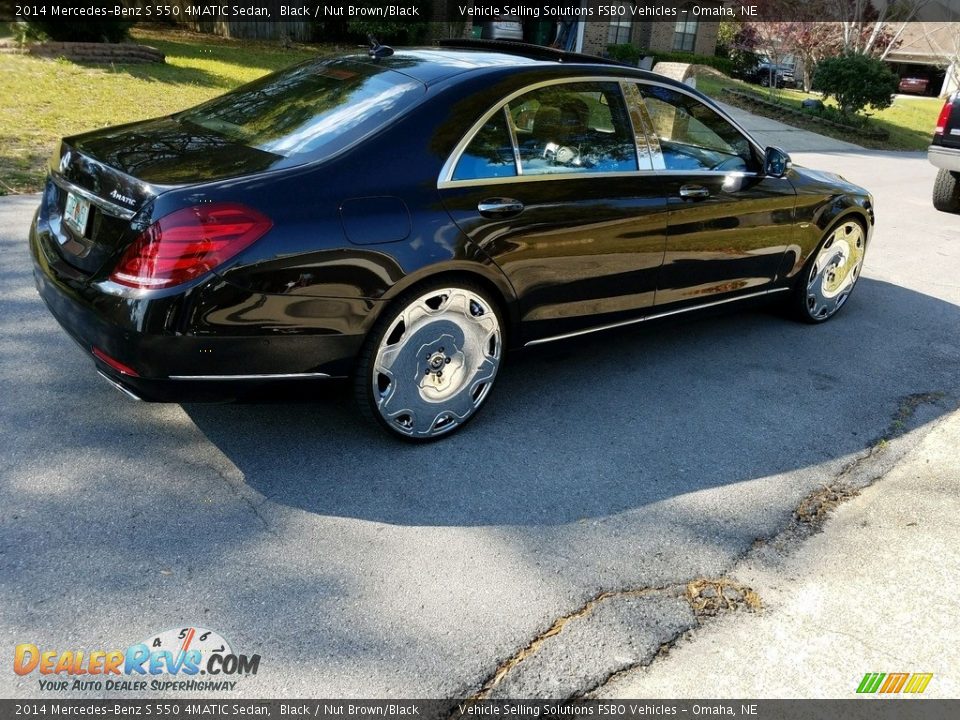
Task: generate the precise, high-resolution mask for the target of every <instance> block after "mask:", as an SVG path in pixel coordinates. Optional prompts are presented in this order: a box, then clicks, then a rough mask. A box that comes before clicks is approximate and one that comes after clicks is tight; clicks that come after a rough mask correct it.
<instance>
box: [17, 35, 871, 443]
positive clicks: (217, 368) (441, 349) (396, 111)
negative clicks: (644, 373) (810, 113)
mask: <svg viewBox="0 0 960 720" xmlns="http://www.w3.org/2000/svg"><path fill="white" fill-rule="evenodd" d="M873 223H874V213H873V201H872V198H871V196H870V194H869V193H868V192H867V191H866V190H863V189H862V188H860V187H857V186H855V185H852V184H851V183H848V182H846V181H845V180H844V179H843V178H841V177H839V176H836V175H831V174H826V173H820V172H815V171H811V170H806V169H802V168H799V167H794V166H792V164H791V162H790V158H789V157H788V156H787V154H786V153H784V152H783V151H782V150H779V149H777V148H767V149H766V150H764V149H763V148H762V147H760V146H759V145H758V144H757V143H756V142H755V141H754V140H753V139H752V138H751V137H750V136H749V135H747V134H746V133H745V132H744V131H743V130H742V129H741V128H739V127H738V126H737V124H736V123H735V122H733V121H732V120H731V119H730V118H729V117H728V116H727V115H726V114H725V113H724V112H723V111H722V110H721V109H720V108H718V107H717V106H716V105H715V104H714V103H712V102H711V101H710V100H709V99H708V98H706V97H705V96H703V95H701V94H700V93H698V92H696V91H695V90H693V89H691V88H689V87H687V86H685V85H683V84H680V83H677V82H674V81H672V80H669V79H667V78H665V77H663V76H660V75H657V74H653V73H649V72H644V71H640V70H637V69H633V68H629V67H625V66H619V65H615V64H611V63H608V62H605V61H602V60H600V59H599V58H591V57H587V56H580V55H573V54H569V53H562V52H558V51H553V50H547V49H536V48H531V47H529V46H521V47H514V46H511V45H510V44H504V43H498V42H485V41H481V40H476V41H460V42H459V43H458V44H450V45H447V44H444V43H441V45H440V46H439V47H435V48H430V49H413V50H402V51H401V50H398V51H396V52H393V51H392V50H391V49H389V48H386V47H384V46H376V47H374V48H372V49H371V51H370V52H369V53H366V54H363V53H360V54H356V55H350V56H345V57H337V58H332V59H331V58H321V59H314V60H310V61H308V62H305V63H302V64H300V65H296V66H294V67H292V68H289V69H287V70H283V71H280V72H278V73H275V74H273V75H270V76H267V77H264V78H262V79H260V80H256V81H254V82H252V83H250V84H249V85H246V86H244V87H241V88H239V89H238V90H235V91H233V92H231V93H228V94H227V95H224V96H222V97H219V98H216V99H214V100H211V101H209V102H207V103H205V104H203V105H200V106H199V107H196V108H193V109H190V110H186V111H184V112H180V113H177V114H174V115H170V116H168V117H163V118H158V119H154V120H149V121H145V122H137V123H132V124H129V125H123V126H120V127H114V128H108V129H105V130H97V131H94V132H90V133H87V134H83V135H77V136H74V137H70V138H66V139H65V140H63V142H62V143H61V145H60V147H59V148H58V150H57V152H56V153H55V154H54V156H53V158H52V159H51V168H50V176H49V179H48V182H47V183H46V188H45V190H44V193H43V198H42V203H41V206H40V208H39V210H38V212H37V215H36V219H35V221H34V223H33V227H32V229H31V232H30V246H31V249H32V254H33V258H34V261H35V276H36V282H37V286H38V288H39V291H40V294H41V296H42V297H43V298H44V300H45V301H46V303H47V304H48V306H49V308H50V310H51V311H52V312H53V314H54V315H55V316H56V318H57V320H58V321H59V322H60V323H61V324H62V325H63V327H64V328H65V329H66V330H67V331H68V332H69V333H70V335H71V336H72V337H73V338H74V339H75V340H76V341H77V342H79V344H80V345H81V346H82V347H83V349H84V350H85V351H86V352H87V353H89V354H90V356H91V357H92V359H93V361H94V363H95V365H96V367H97V370H98V371H99V372H100V374H101V375H103V376H104V377H106V378H107V379H108V380H109V381H110V382H111V383H113V384H114V385H115V386H117V387H118V388H120V389H122V390H123V391H124V392H126V393H127V394H129V395H131V396H134V397H138V398H142V399H146V400H158V401H187V400H202V399H208V398H211V397H222V396H224V395H227V396H230V395H232V394H235V393H236V392H238V390H239V389H242V388H243V387H245V386H247V387H248V386H250V385H251V384H254V385H255V384H258V383H267V382H279V381H290V380H298V379H306V378H335V377H349V378H353V381H354V387H355V393H356V396H357V399H358V401H359V405H360V408H361V411H362V412H363V413H364V414H366V415H368V416H370V417H371V418H373V419H375V420H376V421H377V422H379V423H380V424H381V425H382V426H383V427H385V428H386V429H388V430H389V431H391V432H392V433H394V434H396V435H398V436H401V437H404V438H409V439H413V440H430V439H435V438H438V437H442V436H444V435H447V434H449V433H451V432H453V431H455V430H456V429H458V428H460V427H462V426H463V425H464V424H465V423H466V422H467V421H468V420H470V419H471V418H472V417H473V416H474V415H476V413H477V410H478V409H479V408H480V407H481V406H482V405H483V403H484V401H485V400H486V399H487V397H488V396H489V394H490V392H491V390H492V389H493V386H494V384H495V382H496V379H497V373H498V371H499V370H500V369H501V365H502V363H503V359H504V354H505V352H506V351H507V350H508V349H510V348H516V347H522V346H525V345H534V344H539V343H544V342H548V341H551V340H561V339H564V338H568V337H571V336H575V335H580V334H584V333H588V332H592V331H597V330H604V329H607V328H612V327H617V326H621V325H627V324H631V323H637V322H642V321H645V320H650V319H654V318H660V317H664V316H671V315H675V314H679V313H681V312H684V311H690V310H696V309H700V308H704V307H709V306H716V305H720V304H724V303H732V302H734V301H744V300H747V299H758V298H764V297H767V296H771V297H776V298H779V299H782V300H783V301H784V302H785V303H786V304H788V306H789V307H790V308H791V309H792V312H793V313H794V314H795V315H796V316H797V317H799V318H800V319H802V320H805V321H808V322H811V323H817V322H822V321H825V320H827V319H829V318H830V317H832V316H833V315H834V314H835V313H836V312H837V311H838V310H840V308H841V307H843V305H844V304H845V302H846V301H847V299H848V297H849V296H850V293H851V291H852V290H853V288H854V285H855V284H856V282H857V278H858V276H859V273H860V269H861V267H862V264H863V259H864V253H865V252H866V249H867V245H868V244H869V241H870V236H871V231H872V227H873Z"/></svg>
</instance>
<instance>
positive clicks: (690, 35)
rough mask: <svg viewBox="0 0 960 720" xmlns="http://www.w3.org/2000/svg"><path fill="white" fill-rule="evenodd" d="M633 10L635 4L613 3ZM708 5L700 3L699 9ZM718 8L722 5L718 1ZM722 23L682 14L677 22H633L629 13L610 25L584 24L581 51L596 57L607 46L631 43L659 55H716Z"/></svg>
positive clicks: (588, 1) (592, 0) (591, 0)
mask: <svg viewBox="0 0 960 720" xmlns="http://www.w3.org/2000/svg"><path fill="white" fill-rule="evenodd" d="M601 4H604V5H609V4H611V3H610V2H609V0H607V1H606V2H603V1H602V0H585V2H584V5H593V6H599V5H601ZM614 4H619V5H625V6H627V7H630V6H631V5H633V4H634V3H632V2H619V3H614ZM706 4H708V3H705V2H700V3H698V5H699V6H701V7H702V6H704V5H706ZM715 4H716V5H717V7H719V6H720V5H722V2H721V0H716V3H715ZM719 27H720V22H719V20H717V19H715V18H712V17H710V16H694V15H692V14H690V13H683V14H681V15H680V16H679V17H678V18H676V19H671V20H658V21H654V22H651V21H650V20H643V19H636V20H634V19H632V18H631V16H630V14H629V11H628V12H627V14H626V15H623V16H621V17H620V18H617V19H613V20H610V21H598V20H592V21H590V22H587V23H584V24H583V43H582V47H581V50H582V52H585V53H590V54H593V55H603V54H605V53H606V49H607V45H616V44H621V43H630V44H632V45H636V46H637V47H639V48H641V49H643V50H654V51H658V52H671V51H685V52H692V53H696V54H697V55H713V54H714V52H715V51H716V49H717V30H718V29H719Z"/></svg>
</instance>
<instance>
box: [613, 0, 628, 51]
mask: <svg viewBox="0 0 960 720" xmlns="http://www.w3.org/2000/svg"><path fill="white" fill-rule="evenodd" d="M616 7H619V8H623V10H622V12H623V13H624V14H623V15H618V16H616V17H615V18H614V19H613V20H611V21H610V26H609V27H608V28H607V45H623V44H625V43H629V42H630V28H631V26H632V21H631V20H630V17H631V16H630V10H629V4H628V3H620V4H619V5H617V6H616Z"/></svg>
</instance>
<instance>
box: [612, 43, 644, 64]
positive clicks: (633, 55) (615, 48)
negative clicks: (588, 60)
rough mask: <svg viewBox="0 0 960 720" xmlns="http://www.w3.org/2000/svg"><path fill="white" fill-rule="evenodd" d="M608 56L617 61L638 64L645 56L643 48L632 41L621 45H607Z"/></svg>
mask: <svg viewBox="0 0 960 720" xmlns="http://www.w3.org/2000/svg"><path fill="white" fill-rule="evenodd" d="M607 57H608V58H610V59H611V60H616V61H617V62H622V63H626V64H627V65H634V66H636V64H637V63H639V62H640V59H641V58H642V57H643V50H641V49H640V48H638V47H637V46H636V45H631V44H630V43H622V44H620V45H607Z"/></svg>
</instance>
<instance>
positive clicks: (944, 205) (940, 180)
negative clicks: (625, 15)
mask: <svg viewBox="0 0 960 720" xmlns="http://www.w3.org/2000/svg"><path fill="white" fill-rule="evenodd" d="M933 206H934V207H935V208H936V209H937V210H941V211H943V212H949V213H960V173H955V172H950V171H949V170H941V171H940V172H938V173H937V180H936V182H935V183H934V184H933Z"/></svg>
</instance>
